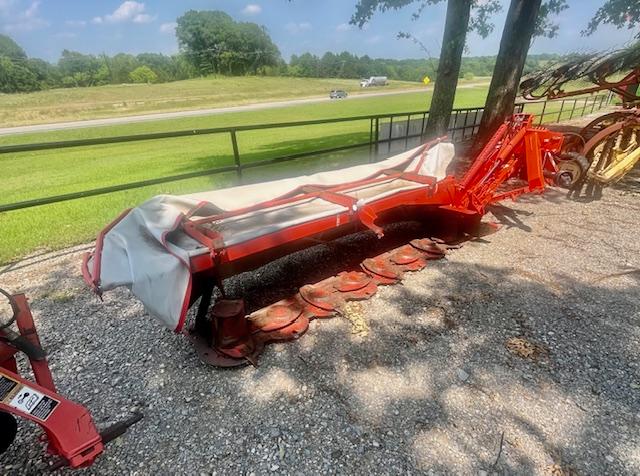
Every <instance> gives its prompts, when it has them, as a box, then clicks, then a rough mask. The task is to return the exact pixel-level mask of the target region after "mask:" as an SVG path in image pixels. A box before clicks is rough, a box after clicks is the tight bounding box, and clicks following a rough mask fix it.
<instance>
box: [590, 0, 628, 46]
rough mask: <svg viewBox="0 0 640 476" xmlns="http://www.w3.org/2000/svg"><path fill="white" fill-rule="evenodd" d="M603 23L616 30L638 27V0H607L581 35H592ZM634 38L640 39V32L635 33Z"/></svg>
mask: <svg viewBox="0 0 640 476" xmlns="http://www.w3.org/2000/svg"><path fill="white" fill-rule="evenodd" d="M603 23H608V24H611V25H614V26H615V27H616V28H623V27H625V26H626V27H627V28H628V29H632V28H634V27H636V26H637V25H640V0H607V1H606V2H604V5H602V6H601V7H600V8H599V9H598V11H597V12H596V14H595V15H594V16H593V18H592V19H591V21H590V22H589V24H588V25H587V28H586V29H585V30H584V31H583V32H582V34H584V35H591V34H593V33H594V32H595V31H596V30H597V29H598V27H599V26H600V25H601V24H603ZM636 38H640V31H638V32H637V33H636Z"/></svg>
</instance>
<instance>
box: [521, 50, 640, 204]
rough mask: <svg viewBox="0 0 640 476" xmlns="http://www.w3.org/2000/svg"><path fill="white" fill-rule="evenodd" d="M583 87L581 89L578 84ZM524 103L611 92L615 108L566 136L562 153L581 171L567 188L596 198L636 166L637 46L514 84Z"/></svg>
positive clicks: (639, 152) (639, 136)
mask: <svg viewBox="0 0 640 476" xmlns="http://www.w3.org/2000/svg"><path fill="white" fill-rule="evenodd" d="M585 81H587V82H588V84H587V85H586V86H582V87H581V84H580V83H581V82H585ZM520 90H521V92H522V95H523V96H524V98H525V99H540V98H545V99H563V98H567V97H575V96H581V95H585V94H591V93H597V92H599V91H611V93H613V94H615V95H617V96H618V97H619V98H620V107H619V108H618V109H617V110H615V111H613V112H609V113H607V114H604V115H602V116H600V117H598V118H596V119H594V120H593V121H591V122H590V123H589V124H587V125H586V126H584V127H583V128H581V129H580V130H579V131H578V132H577V133H574V132H568V133H567V137H566V140H565V146H564V148H563V152H567V153H569V154H571V155H572V156H573V158H574V159H575V160H576V161H577V162H578V163H580V164H581V168H582V169H583V170H584V171H585V173H584V174H582V177H581V178H580V179H579V180H577V181H576V183H574V184H573V185H572V194H573V195H574V196H576V197H579V196H580V195H581V193H582V189H583V188H584V189H585V194H586V196H587V197H590V198H599V197H600V196H601V193H602V188H603V187H605V186H607V185H610V184H612V183H615V182H618V181H619V180H621V179H622V178H623V177H624V176H625V175H626V174H627V173H628V172H629V171H631V170H632V169H633V167H634V166H635V164H636V163H638V161H640V109H638V105H639V104H640V42H639V43H635V44H634V45H631V46H629V47H628V48H624V49H621V50H616V51H613V52H607V53H595V54H587V55H578V56H576V57H574V58H572V59H570V60H568V61H566V62H564V63H562V64H559V65H557V66H555V67H551V68H545V69H544V70H541V71H536V72H534V73H532V74H530V75H529V76H528V77H527V78H525V79H524V80H523V81H522V83H521V84H520Z"/></svg>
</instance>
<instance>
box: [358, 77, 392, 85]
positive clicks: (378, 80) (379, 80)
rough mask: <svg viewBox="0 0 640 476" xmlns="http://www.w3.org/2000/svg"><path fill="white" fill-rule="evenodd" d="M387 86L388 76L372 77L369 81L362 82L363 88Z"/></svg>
mask: <svg viewBox="0 0 640 476" xmlns="http://www.w3.org/2000/svg"><path fill="white" fill-rule="evenodd" d="M386 85H387V77H386V76H371V77H370V78H369V79H363V80H362V81H360V87H361V88H369V87H371V86H386Z"/></svg>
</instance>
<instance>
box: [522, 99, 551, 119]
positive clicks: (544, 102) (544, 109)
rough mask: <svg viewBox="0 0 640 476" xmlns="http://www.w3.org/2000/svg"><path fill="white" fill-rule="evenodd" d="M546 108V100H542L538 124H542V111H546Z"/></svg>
mask: <svg viewBox="0 0 640 476" xmlns="http://www.w3.org/2000/svg"><path fill="white" fill-rule="evenodd" d="M523 109H524V107H523ZM546 109H547V101H546V100H545V101H543V102H542V112H541V113H540V120H539V121H538V125H541V124H542V121H543V119H544V111H546Z"/></svg>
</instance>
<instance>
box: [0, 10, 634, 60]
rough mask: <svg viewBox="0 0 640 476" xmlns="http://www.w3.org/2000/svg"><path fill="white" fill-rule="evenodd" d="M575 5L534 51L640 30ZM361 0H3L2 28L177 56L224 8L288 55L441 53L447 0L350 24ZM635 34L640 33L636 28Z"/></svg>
mask: <svg viewBox="0 0 640 476" xmlns="http://www.w3.org/2000/svg"><path fill="white" fill-rule="evenodd" d="M503 3H504V7H503V11H502V13H500V14H498V15H496V16H495V17H494V19H493V21H494V23H495V25H496V28H495V31H494V33H493V34H492V35H491V36H490V37H489V38H487V39H484V40H483V39H481V38H479V37H478V36H477V35H470V36H469V38H468V41H467V43H468V51H467V54H469V55H491V54H496V53H497V50H498V46H499V41H500V33H501V31H502V26H503V24H504V18H505V15H506V9H507V6H508V2H507V1H506V0H505V1H503ZM568 3H569V4H570V8H569V10H566V11H565V12H563V13H562V14H561V15H559V16H558V17H557V19H556V20H557V22H558V23H559V24H560V32H559V37H557V38H555V39H552V40H548V39H537V40H535V42H534V44H533V47H532V52H535V53H542V52H553V53H568V52H574V51H591V50H600V49H606V48H611V47H617V46H622V45H624V44H626V43H627V42H628V41H629V40H631V39H632V37H633V34H634V31H630V30H626V29H623V30H616V29H614V28H612V27H609V26H605V27H601V28H600V30H599V31H598V32H597V33H596V34H595V35H593V36H592V37H587V38H584V37H582V36H581V35H580V30H581V29H583V28H584V26H585V25H586V24H587V22H588V20H589V18H591V16H592V15H593V14H594V12H595V11H596V10H597V8H598V6H599V5H601V4H602V3H603V0H568ZM355 4H356V0H322V1H316V0H294V1H292V2H288V1H287V0H242V1H240V0H182V1H157V0H141V1H131V0H129V1H123V0H115V1H111V0H107V1H86V0H84V1H83V0H0V32H2V33H5V34H8V35H10V36H11V37H13V38H14V39H15V40H16V41H18V43H20V44H21V45H22V46H23V47H24V48H25V50H26V51H27V53H28V54H29V55H30V56H35V57H40V58H44V59H47V60H50V61H55V60H57V58H58V57H59V55H60V52H61V51H62V50H63V49H65V48H67V49H71V50H76V51H81V52H83V53H93V54H99V53H103V52H104V53H107V54H114V53H118V52H127V53H134V54H136V53H142V52H161V53H175V52H177V51H178V45H177V42H176V38H175V34H174V25H175V20H176V18H177V17H179V16H180V15H181V14H182V13H184V12H185V11H187V10H189V9H194V10H223V11H225V12H227V13H228V14H230V15H231V16H232V17H234V18H235V19H237V20H242V21H253V22H256V23H259V24H261V25H264V26H265V27H266V28H267V30H268V31H269V33H270V34H271V37H272V38H273V40H274V41H275V43H276V44H277V45H278V47H279V48H280V51H281V52H282V55H283V57H284V58H285V59H287V60H288V59H289V57H290V56H291V54H299V53H302V52H305V51H310V52H312V53H316V54H321V53H323V52H325V51H335V52H339V51H344V50H347V51H351V52H353V53H357V54H365V53H366V54H368V55H370V56H373V57H385V58H419V57H422V56H424V53H423V52H422V51H421V50H420V48H419V47H418V46H416V45H415V44H413V43H412V42H411V41H408V40H399V39H396V34H397V33H398V31H409V32H411V33H413V34H414V35H415V36H416V37H418V38H419V39H420V40H421V41H422V42H423V43H424V45H425V46H426V48H427V49H428V50H429V52H430V54H431V55H433V56H437V55H438V53H439V50H440V41H441V38H442V31H443V25H444V15H445V9H446V2H442V3H441V4H438V5H436V6H432V7H429V8H427V9H425V11H424V13H423V15H422V17H421V18H420V19H419V20H417V21H413V20H412V19H411V14H412V13H413V12H414V11H415V6H408V7H405V8H404V9H402V10H400V11H390V12H386V13H378V14H376V15H375V17H374V18H373V20H372V21H371V22H370V23H369V24H368V25H367V26H366V27H365V28H364V29H362V30H360V29H358V28H356V27H353V26H350V25H349V24H348V23H349V18H350V17H351V14H352V13H353V11H354V5H355ZM636 31H637V30H636Z"/></svg>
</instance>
